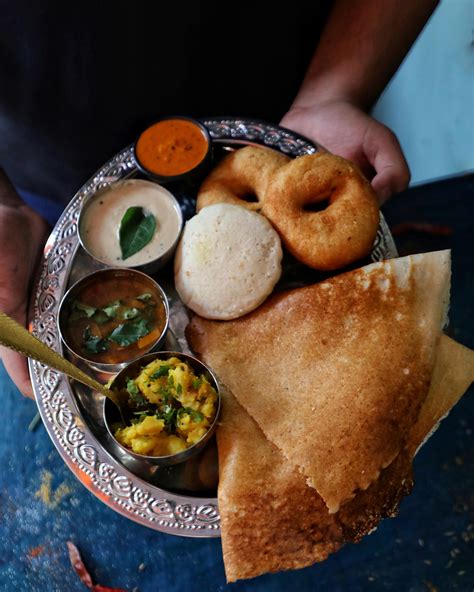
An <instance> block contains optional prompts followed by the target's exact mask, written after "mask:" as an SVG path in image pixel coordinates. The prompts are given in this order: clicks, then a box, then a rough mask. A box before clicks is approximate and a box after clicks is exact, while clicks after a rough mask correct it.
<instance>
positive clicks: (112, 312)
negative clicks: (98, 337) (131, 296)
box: [102, 300, 121, 319]
mask: <svg viewBox="0 0 474 592" xmlns="http://www.w3.org/2000/svg"><path fill="white" fill-rule="evenodd" d="M120 304H121V303H120V300H114V301H113V302H111V303H110V304H107V306H105V307H104V308H103V309H102V310H103V311H104V312H105V314H106V315H107V316H108V317H109V319H115V317H116V316H117V312H118V309H119V308H120Z"/></svg>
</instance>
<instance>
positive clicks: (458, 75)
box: [373, 0, 474, 184]
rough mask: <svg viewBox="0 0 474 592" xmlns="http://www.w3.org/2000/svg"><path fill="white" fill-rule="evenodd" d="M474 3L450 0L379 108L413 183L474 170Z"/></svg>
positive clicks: (441, 6) (441, 7)
mask: <svg viewBox="0 0 474 592" xmlns="http://www.w3.org/2000/svg"><path fill="white" fill-rule="evenodd" d="M473 31H474V2H472V0H444V1H443V2H440V4H439V6H438V8H437V9H436V11H435V12H434V14H433V15H432V18H431V19H430V21H429V22H428V24H427V25H426V27H425V29H424V30H423V32H422V33H421V35H420V37H419V38H418V40H417V41H416V43H415V44H414V45H413V47H412V49H411V51H410V53H409V54H408V56H407V58H406V59H405V61H404V62H403V64H402V65H401V67H400V68H399V70H398V72H397V73H396V75H395V76H394V78H393V79H392V81H391V83H390V84H389V85H388V86H387V89H386V91H385V92H384V94H383V95H382V97H381V98H380V100H379V102H378V103H377V105H376V106H375V109H374V112H373V114H374V116H375V117H376V118H377V119H379V120H380V121H382V122H383V123H385V124H386V125H388V127H390V128H391V129H392V130H393V131H394V132H395V133H396V134H397V136H398V138H399V140H400V143H401V145H402V147H403V150H404V152H405V155H406V158H407V160H408V164H409V166H410V168H411V172H412V184H416V183H420V182H426V181H428V180H432V179H437V178H440V177H444V176H447V175H453V174H456V173H460V172H464V171H472V170H474V39H473Z"/></svg>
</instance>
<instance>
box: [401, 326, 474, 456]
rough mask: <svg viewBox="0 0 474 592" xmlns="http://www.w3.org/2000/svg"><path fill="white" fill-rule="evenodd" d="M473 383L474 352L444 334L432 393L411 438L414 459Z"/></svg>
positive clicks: (431, 386) (410, 447)
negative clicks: (419, 449)
mask: <svg viewBox="0 0 474 592" xmlns="http://www.w3.org/2000/svg"><path fill="white" fill-rule="evenodd" d="M473 381H474V351H473V350H471V349H469V348H467V347H464V345H461V344H460V343H457V342H456V341H454V340H453V339H451V338H450V337H448V336H446V335H442V336H441V339H440V341H439V345H438V349H437V351H436V364H435V368H434V371H433V377H432V379H431V385H430V390H429V392H428V396H427V397H426V401H425V402H424V404H423V407H422V408H421V411H420V415H419V417H418V421H417V422H416V424H415V425H414V427H413V429H412V430H411V432H410V436H409V438H408V450H409V452H410V454H411V456H414V455H415V453H416V451H417V450H418V448H419V447H420V446H421V445H422V444H423V443H424V442H425V441H426V440H427V439H428V438H429V437H430V436H431V435H432V433H433V432H434V431H435V430H436V428H437V427H438V425H439V422H440V421H441V420H442V419H443V418H444V417H446V415H447V414H448V413H449V411H450V410H451V408H452V407H454V405H455V404H456V403H457V402H458V401H459V399H460V398H461V397H462V395H463V394H464V393H465V392H466V391H467V389H468V388H469V387H470V385H471V383H472V382H473Z"/></svg>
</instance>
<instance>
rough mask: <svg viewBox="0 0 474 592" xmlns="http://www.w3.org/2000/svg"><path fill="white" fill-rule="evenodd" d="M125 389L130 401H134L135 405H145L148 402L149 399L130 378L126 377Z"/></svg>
mask: <svg viewBox="0 0 474 592" xmlns="http://www.w3.org/2000/svg"><path fill="white" fill-rule="evenodd" d="M126 381H127V391H128V394H129V395H130V401H132V402H133V403H135V405H137V407H144V406H145V405H148V404H149V401H148V399H147V398H146V397H144V396H143V395H142V393H141V392H140V390H139V388H138V386H137V383H136V382H135V381H134V380H133V379H132V378H127V379H126Z"/></svg>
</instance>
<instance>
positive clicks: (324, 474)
mask: <svg viewBox="0 0 474 592" xmlns="http://www.w3.org/2000/svg"><path fill="white" fill-rule="evenodd" d="M449 279H450V254H449V251H438V252H435V253H426V254H420V255H413V256H409V257H403V258H399V259H392V260H389V261H383V262H379V263H374V264H371V265H368V266H366V267H363V268H361V269H357V270H355V271H351V272H348V273H345V274H342V275H339V276H337V277H334V278H331V279H329V280H326V281H324V282H322V283H319V284H314V285H311V286H307V287H304V288H299V289H296V290H292V291H290V292H287V293H284V294H277V295H275V296H274V297H272V298H270V299H269V300H267V302H266V303H265V304H263V305H262V306H261V307H260V308H259V309H257V310H256V311H254V312H253V313H251V314H249V315H247V316H245V317H243V318H241V319H238V320H236V321H230V322H215V321H206V320H204V319H201V318H198V317H195V318H194V319H193V320H192V322H191V323H190V325H189V326H188V331H187V337H188V341H189V343H190V345H191V347H192V349H193V350H194V351H195V352H196V353H197V354H198V355H200V356H201V357H202V358H203V359H204V361H205V362H207V363H208V364H209V365H210V366H211V367H213V369H214V370H215V371H216V373H217V374H218V376H219V378H220V379H221V381H222V382H223V383H224V384H226V385H227V386H228V387H229V388H230V390H231V391H232V393H233V394H234V396H235V397H236V398H237V400H238V401H239V403H240V404H241V405H242V406H243V407H244V408H245V410H246V411H247V412H248V413H249V414H250V415H251V417H252V418H253V419H254V420H255V421H256V422H257V424H258V425H259V427H260V428H261V429H262V431H263V433H264V434H265V436H266V437H267V438H268V439H269V440H270V441H271V442H272V443H273V444H275V446H277V447H278V448H279V449H280V450H281V451H282V453H283V454H284V456H285V457H286V458H287V459H288V460H289V461H290V464H291V465H292V466H295V467H298V468H299V470H300V471H301V472H302V473H303V474H304V475H305V477H306V479H307V483H308V484H309V485H310V486H311V487H313V488H315V489H316V490H317V492H318V493H319V494H320V495H321V497H322V498H323V499H324V501H325V503H326V505H327V506H328V508H329V511H330V512H337V511H338V510H339V508H340V506H341V505H342V504H343V503H346V502H347V501H348V500H350V499H351V498H352V497H353V496H354V495H355V494H356V492H357V491H358V490H365V489H367V488H368V487H369V486H370V484H371V483H373V482H374V481H375V480H376V479H377V478H378V476H379V474H380V471H381V470H382V469H383V468H385V467H387V466H389V465H390V463H392V462H393V461H394V459H395V458H396V457H397V456H398V454H399V452H400V451H401V450H402V449H403V448H404V446H405V445H406V439H407V435H408V433H409V431H410V429H411V427H412V426H413V425H414V424H415V422H416V420H417V418H418V415H419V412H420V409H421V406H422V404H423V402H424V401H425V399H426V396H427V394H428V389H429V385H430V379H431V375H432V372H433V367H434V361H435V352H436V347H437V344H438V340H439V337H440V334H441V328H442V326H443V324H444V323H445V317H446V309H447V303H448V298H449Z"/></svg>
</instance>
